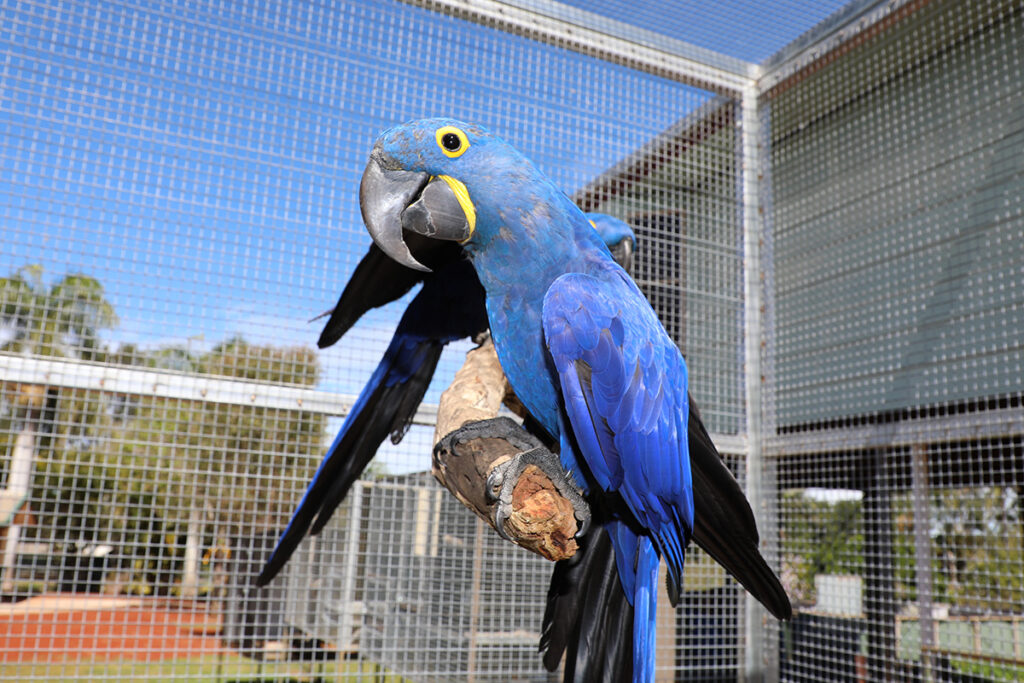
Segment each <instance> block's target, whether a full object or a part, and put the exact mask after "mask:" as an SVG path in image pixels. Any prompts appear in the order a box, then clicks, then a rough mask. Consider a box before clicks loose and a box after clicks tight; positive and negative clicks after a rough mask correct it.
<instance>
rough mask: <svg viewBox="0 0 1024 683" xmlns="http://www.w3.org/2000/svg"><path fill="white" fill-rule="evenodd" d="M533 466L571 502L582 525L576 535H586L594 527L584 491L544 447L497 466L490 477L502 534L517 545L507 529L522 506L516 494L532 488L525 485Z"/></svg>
mask: <svg viewBox="0 0 1024 683" xmlns="http://www.w3.org/2000/svg"><path fill="white" fill-rule="evenodd" d="M531 467H535V468H537V469H538V470H540V472H541V473H543V475H544V476H546V477H547V478H548V480H550V481H551V483H552V484H554V486H555V489H556V490H557V491H558V493H559V494H561V497H562V498H564V499H566V500H567V501H569V503H570V504H571V505H572V509H573V516H575V517H576V522H577V524H578V530H577V532H576V534H577V535H578V534H582V533H585V532H586V530H587V527H588V526H589V524H590V506H589V505H587V501H585V500H583V492H582V491H580V489H579V487H578V486H577V485H576V482H574V481H572V479H570V478H569V475H568V474H566V472H565V469H563V468H562V461H561V460H559V459H558V456H557V455H555V454H554V453H552V452H551V451H549V450H548V449H546V448H544V447H543V446H538V447H537V448H533V449H531V450H528V451H525V452H522V453H518V454H516V455H515V456H513V457H512V458H511V459H509V460H506V461H504V462H502V463H500V464H498V465H495V466H494V469H492V470H491V473H490V474H489V475H487V493H488V496H489V497H490V498H491V500H493V501H494V502H495V503H496V504H497V507H496V509H495V511H494V521H495V523H496V527H495V528H496V529H497V530H498V533H499V534H501V535H502V536H503V537H504V538H505V539H506V540H509V541H513V542H514V539H512V538H511V537H510V536H509V534H508V532H507V530H506V527H507V524H506V523H507V522H508V521H509V519H510V518H511V517H512V515H513V514H515V513H516V512H517V511H518V509H519V508H520V507H521V505H519V504H518V500H517V496H516V493H517V491H518V490H520V489H522V488H523V486H529V485H528V484H524V482H523V478H524V476H527V475H529V474H532V473H531V472H530V469H529V468H531ZM534 476H536V475H534ZM523 495H528V493H527V494H523Z"/></svg>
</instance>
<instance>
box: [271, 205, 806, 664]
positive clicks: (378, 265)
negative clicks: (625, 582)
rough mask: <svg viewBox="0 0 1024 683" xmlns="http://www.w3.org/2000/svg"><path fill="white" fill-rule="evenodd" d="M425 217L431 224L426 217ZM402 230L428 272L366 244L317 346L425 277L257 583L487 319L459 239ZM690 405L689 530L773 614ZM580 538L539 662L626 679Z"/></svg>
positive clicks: (616, 599) (611, 601)
mask: <svg viewBox="0 0 1024 683" xmlns="http://www.w3.org/2000/svg"><path fill="white" fill-rule="evenodd" d="M423 196H425V197H427V198H430V197H433V198H434V201H433V203H431V204H430V205H429V208H430V209H431V211H430V212H428V213H429V215H428V214H425V213H424V212H423V211H421V212H420V220H421V221H423V220H424V218H434V217H437V216H444V214H445V212H447V213H448V214H449V215H455V216H457V215H458V214H460V213H461V212H462V211H463V209H462V207H461V205H460V204H458V202H457V197H456V196H455V194H454V191H453V192H452V193H449V194H447V195H446V194H445V193H440V194H438V193H436V192H434V191H433V190H431V192H427V193H425V195H423ZM446 202H447V204H446ZM366 208H367V207H366V206H365V205H364V209H366ZM420 208H421V209H422V208H423V207H422V206H421V207H420ZM416 215H417V214H416V210H413V211H411V212H409V213H408V214H407V216H408V217H409V218H410V222H413V221H412V220H411V219H412V218H415V216H416ZM588 217H589V218H590V219H591V223H592V224H593V225H594V227H596V228H597V229H598V231H599V234H600V235H601V236H602V239H603V240H604V241H605V242H606V243H607V245H608V246H609V247H610V248H611V249H612V252H613V254H614V255H615V258H616V260H618V261H619V263H620V264H622V265H623V266H624V267H626V268H627V269H628V267H629V265H630V264H631V261H632V252H633V247H634V245H635V238H634V237H633V235H632V231H631V230H630V229H629V227H628V226H627V225H625V224H624V223H622V222H621V221H618V220H617V219H614V218H611V217H608V216H603V215H600V214H588ZM439 222H440V221H439ZM414 227H415V226H414ZM422 227H424V228H426V231H429V229H430V228H429V226H427V225H426V223H424V224H423V226H422ZM405 237H406V239H405V242H406V244H407V246H408V247H409V248H411V249H412V252H411V253H412V254H413V255H415V258H416V259H418V260H419V261H422V262H424V263H426V264H428V265H429V266H430V267H431V268H432V269H433V272H432V273H424V272H423V271H421V270H418V269H411V268H406V267H405V266H401V265H398V264H397V263H396V262H395V261H392V260H391V259H390V258H388V257H387V256H385V255H384V253H383V252H382V251H381V250H380V249H379V248H378V247H376V246H371V248H370V250H369V252H368V253H367V254H366V256H365V257H364V258H363V260H362V261H361V262H360V264H359V266H358V267H357V268H356V271H355V272H354V273H353V275H352V277H351V279H350V281H349V283H348V285H347V286H346V288H345V291H344V292H343V293H342V295H341V298H340V299H339V301H338V304H337V305H336V306H335V308H334V309H333V311H332V312H331V313H332V315H331V319H330V321H329V322H328V323H327V326H326V327H325V328H324V330H323V333H322V334H321V336H320V340H319V342H318V344H319V346H320V347H321V348H323V347H326V346H329V345H331V344H333V343H335V342H336V341H337V340H338V339H339V338H340V337H341V336H342V335H343V334H344V333H345V332H346V331H347V330H348V329H349V328H350V327H351V326H352V325H353V324H354V323H355V321H356V320H358V319H359V317H360V316H361V315H362V314H363V313H365V312H366V311H367V310H369V309H371V308H374V307H377V306H380V305H383V304H385V303H388V302H390V301H393V300H394V299H396V298H398V297H400V296H402V295H403V294H405V293H406V292H407V291H408V290H409V289H410V288H411V287H413V286H414V285H415V284H417V283H418V282H421V281H422V282H423V288H422V289H421V291H420V292H419V294H418V295H417V296H416V297H415V298H414V299H413V301H412V303H411V304H410V305H409V308H408V309H407V310H406V312H405V314H404V315H403V316H402V319H401V321H400V323H399V326H398V329H397V330H396V332H395V336H394V338H393V339H392V342H391V344H390V345H389V347H388V350H387V351H386V352H385V355H384V358H382V360H381V363H380V365H379V366H378V368H377V371H376V372H375V373H374V374H373V376H372V377H371V380H370V381H369V382H368V383H367V386H366V388H365V389H364V390H363V392H362V394H361V395H360V397H359V399H358V400H357V402H356V404H355V405H354V406H353V408H352V410H351V411H350V413H349V416H348V418H347V419H346V422H345V424H344V426H343V427H342V429H341V431H340V432H339V435H338V437H337V438H336V439H335V442H334V443H333V444H332V446H331V448H330V450H329V451H328V453H327V456H326V457H325V458H324V461H323V463H322V464H321V466H320V469H319V470H318V471H317V474H316V476H315V477H314V479H313V481H312V482H311V484H310V486H309V488H308V490H307V492H306V494H305V495H304V497H303V499H302V501H301V503H300V505H299V507H298V509H297V510H296V512H295V515H294V517H293V519H292V521H291V522H290V524H289V525H288V528H287V529H286V531H285V533H284V534H283V535H282V537H281V539H280V541H279V543H278V546H277V547H276V548H275V550H274V552H273V555H272V557H271V559H270V560H269V561H268V563H267V565H266V567H265V568H264V570H263V572H262V574H261V575H260V577H259V579H258V583H259V584H260V585H263V584H266V583H268V582H269V581H270V580H271V579H272V578H273V577H274V576H275V575H276V574H277V573H278V571H279V570H280V568H281V567H282V566H283V565H284V564H285V562H287V560H288V558H289V557H290V555H291V554H292V552H293V551H294V549H295V547H296V546H297V545H298V543H299V541H300V540H301V539H302V537H303V536H304V535H305V533H306V531H307V529H309V527H310V526H311V525H312V527H313V532H314V533H315V532H316V531H319V529H320V528H322V527H323V525H324V523H326V521H327V520H328V519H329V518H330V516H331V514H332V513H333V511H334V509H335V508H336V506H337V505H338V504H339V503H340V502H341V501H342V499H343V498H344V496H345V494H346V493H347V491H348V490H349V488H350V487H351V485H352V483H353V482H354V481H355V480H356V479H357V478H358V477H359V475H360V474H361V472H362V471H363V469H364V468H365V467H366V465H367V464H368V462H369V460H370V459H371V458H372V457H373V455H374V453H375V452H376V449H377V447H378V446H379V445H380V443H382V442H383V440H384V438H386V436H387V435H388V434H389V433H390V434H391V436H392V440H393V441H395V442H397V441H398V440H400V439H401V436H402V435H403V434H404V432H405V429H406V428H407V426H408V424H409V423H410V421H411V420H412V417H413V415H414V413H415V411H416V408H417V407H418V405H419V402H420V400H421V399H422V396H423V393H424V392H425V390H426V388H427V385H428V384H429V382H430V379H431V376H432V374H433V371H434V367H435V366H436V363H437V358H438V357H439V355H440V352H441V348H442V347H443V345H444V344H445V343H447V341H450V340H452V339H456V338H460V337H464V336H470V335H475V334H478V333H480V332H483V331H484V329H486V325H487V323H486V311H485V307H484V293H483V290H482V288H481V287H480V284H479V280H478V279H477V277H476V273H475V271H474V270H473V269H472V268H471V267H469V264H468V263H467V262H466V261H465V259H464V256H463V250H462V247H461V246H459V245H457V244H455V243H453V242H449V241H437V240H432V239H428V238H424V237H421V236H419V235H417V234H415V233H413V232H410V233H407V234H406V236H405ZM690 408H691V410H690V419H689V421H688V423H689V424H688V442H689V450H690V457H691V461H692V467H693V476H694V479H695V481H696V482H697V484H696V491H695V494H696V500H695V505H696V510H697V517H696V526H695V530H694V539H695V540H696V542H697V543H698V544H699V545H700V546H701V547H702V548H704V549H705V550H706V551H707V552H708V553H709V554H710V555H711V556H712V557H714V558H715V559H716V560H717V561H719V562H720V563H721V564H722V565H723V566H724V567H725V568H726V569H727V570H728V571H729V572H730V573H731V574H732V575H733V576H735V577H736V578H737V579H738V580H739V581H740V582H741V583H742V584H743V585H744V586H745V587H746V588H747V589H748V590H750V591H751V593H752V594H754V596H755V597H757V598H758V599H759V600H760V601H761V602H762V603H763V604H764V605H765V606H766V607H768V609H769V610H770V611H771V612H772V613H773V614H774V615H775V616H777V617H779V618H786V617H788V616H789V614H790V610H791V608H790V605H789V601H788V598H787V597H786V595H785V592H784V590H783V589H782V587H781V585H780V584H779V582H778V579H777V578H776V577H775V575H774V573H773V572H772V571H771V569H770V568H769V567H768V565H767V564H766V563H765V561H764V559H763V558H762V557H761V555H760V553H759V551H758V536H757V529H756V524H755V521H754V518H753V515H752V513H751V511H750V508H749V505H747V503H746V500H745V498H744V496H743V493H742V491H741V490H740V488H739V486H738V484H737V483H736V481H735V479H734V478H733V476H732V474H731V473H730V472H729V470H728V469H727V468H726V467H725V465H724V464H723V461H722V459H721V457H720V455H719V454H718V452H717V450H716V449H715V447H714V445H713V444H712V442H711V440H710V438H709V437H708V434H707V432H706V430H705V429H704V426H703V424H702V422H701V420H700V418H699V414H697V412H696V405H695V404H694V403H693V402H692V400H691V401H690ZM553 457H557V456H553ZM577 540H578V541H579V543H580V550H579V552H577V554H576V556H575V557H573V558H571V559H569V560H563V561H561V562H559V563H557V564H556V566H555V570H554V572H553V575H552V579H551V587H550V590H549V594H548V605H547V610H546V612H545V614H544V625H543V631H542V638H541V650H542V652H543V654H544V663H545V665H546V666H547V668H548V669H549V670H554V669H555V668H557V666H558V664H559V662H560V660H561V658H562V655H563V653H565V654H566V667H565V681H567V682H568V681H574V682H576V683H582V682H584V681H586V682H590V681H604V682H607V683H612V682H614V681H622V680H628V679H629V678H631V677H632V669H633V658H632V655H631V652H632V650H633V647H632V643H633V637H632V629H631V627H632V624H633V608H632V605H631V604H630V603H629V601H628V600H627V599H626V595H625V593H624V592H623V590H622V587H621V584H620V582H619V580H618V575H617V570H616V568H615V555H614V553H613V551H612V549H611V543H610V539H609V537H608V534H607V533H605V532H604V530H603V529H602V528H601V527H591V529H590V530H589V531H588V532H587V533H586V535H585V537H584V536H582V535H581V536H580V537H578V539H577Z"/></svg>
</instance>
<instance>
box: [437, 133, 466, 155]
mask: <svg viewBox="0 0 1024 683" xmlns="http://www.w3.org/2000/svg"><path fill="white" fill-rule="evenodd" d="M441 144H442V145H443V146H444V148H445V149H446V150H448V151H449V152H454V151H455V150H457V149H458V148H459V147H461V146H462V141H461V140H459V136H458V135H456V134H455V133H445V134H444V135H442V136H441Z"/></svg>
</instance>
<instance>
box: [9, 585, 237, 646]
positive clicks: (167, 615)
mask: <svg viewBox="0 0 1024 683" xmlns="http://www.w3.org/2000/svg"><path fill="white" fill-rule="evenodd" d="M219 631H220V618H219V616H218V615H217V614H215V613H212V612H211V611H209V606H208V605H206V604H205V603H197V602H192V601H173V600H166V599H155V598H118V597H101V596H92V595H90V596H82V595H76V594H71V593H61V594H51V595H42V596H38V597H35V598H30V599H28V600H24V601H22V602H18V603H14V604H7V605H0V662H11V663H19V662H38V661H50V662H52V661H54V660H59V659H61V658H64V659H67V660H77V659H85V658H87V659H90V660H93V661H95V660H100V661H104V660H122V661H123V660H130V661H160V660H167V659H180V658H184V657H192V656H195V655H201V654H215V653H217V652H219V651H221V648H222V646H221V641H220V637H219V635H218V634H219Z"/></svg>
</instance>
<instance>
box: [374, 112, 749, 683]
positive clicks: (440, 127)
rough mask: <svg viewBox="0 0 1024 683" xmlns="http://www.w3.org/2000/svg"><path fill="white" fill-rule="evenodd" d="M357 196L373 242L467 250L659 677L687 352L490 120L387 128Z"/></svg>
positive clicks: (683, 437)
mask: <svg viewBox="0 0 1024 683" xmlns="http://www.w3.org/2000/svg"><path fill="white" fill-rule="evenodd" d="M360 202H361V206H362V210H363V219H364V222H365V223H366V225H367V228H368V230H369V231H370V234H371V236H373V238H374V241H375V242H376V243H377V244H378V246H379V247H380V248H381V249H382V250H383V251H384V252H386V253H387V254H388V255H390V256H391V257H392V258H394V259H395V260H397V261H399V262H400V263H403V264H404V265H406V266H409V267H410V268H419V269H425V267H424V266H422V264H420V263H418V262H417V261H416V259H415V258H414V257H413V256H412V254H411V253H410V252H409V250H408V247H407V245H406V242H405V234H406V233H407V232H408V233H415V234H418V235H420V236H425V237H428V238H432V239H436V240H443V241H457V242H459V243H460V244H462V246H463V249H464V250H465V251H466V253H467V254H469V256H470V258H471V259H472V262H473V266H474V268H475V270H476V273H477V275H478V277H479V279H480V282H481V284H482V285H483V287H484V290H485V292H486V304H487V314H488V320H489V323H490V329H491V335H492V338H493V340H494V344H495V348H496V350H497V353H498V358H499V360H500V362H501V365H502V368H503V370H504V371H505V374H506V376H507V377H508V380H509V382H510V384H511V386H512V388H513V390H514V391H515V392H516V395H517V396H518V398H519V400H520V401H521V402H522V403H523V405H524V406H525V407H526V409H527V410H528V411H529V412H530V414H531V415H532V416H533V417H534V418H535V419H536V420H537V422H538V423H539V424H540V426H541V427H542V428H543V429H544V430H545V431H546V432H547V434H548V436H550V437H551V440H552V441H553V442H554V443H557V444H558V445H559V450H560V458H561V462H562V464H563V466H564V467H565V469H566V470H567V471H568V472H569V473H570V474H571V475H572V476H573V477H574V478H575V480H576V482H577V484H579V486H580V487H581V488H582V489H583V490H584V491H585V492H586V494H587V497H588V501H589V502H590V505H591V508H592V509H593V510H596V511H597V518H598V519H599V520H601V522H602V523H603V525H604V527H605V529H606V530H607V532H608V537H609V539H610V541H611V545H612V548H613V550H614V553H615V557H616V567H617V574H618V580H619V582H620V584H621V586H622V588H623V590H624V592H625V596H626V599H627V600H628V601H629V603H630V604H631V605H632V606H633V609H634V618H633V626H632V636H633V667H632V668H633V679H634V680H635V681H651V680H653V678H654V661H655V626H654V625H655V615H656V595H657V575H658V567H659V558H663V559H664V560H665V562H666V565H667V568H668V588H669V595H670V599H671V600H672V602H673V603H676V602H677V601H678V599H679V595H680V592H681V590H682V574H683V561H684V557H685V551H686V546H687V544H688V542H689V540H690V537H691V535H692V534H693V531H694V525H695V522H694V491H693V472H692V469H691V463H690V455H689V452H688V447H687V442H688V438H687V434H688V429H689V403H688V396H687V372H686V364H685V363H684V361H683V357H682V355H681V354H680V352H679V349H678V348H677V347H676V345H675V344H674V343H673V342H672V340H671V339H670V338H669V336H668V334H667V333H666V331H665V330H664V328H663V327H662V325H661V323H660V322H659V320H658V318H657V316H656V315H655V313H654V311H653V309H651V307H650V305H649V304H648V303H647V300H646V299H645V298H644V296H643V294H642V293H641V292H640V290H639V289H638V288H637V287H636V285H635V284H634V283H633V281H632V279H630V278H629V277H628V276H627V275H626V274H625V273H624V272H623V270H622V269H621V268H620V267H619V266H618V265H616V264H615V262H614V261H613V260H612V258H611V255H610V254H609V252H608V249H607V247H605V245H604V244H603V243H602V241H601V240H600V239H599V237H598V236H597V234H596V232H595V231H594V230H593V229H592V228H591V226H590V224H589V222H588V221H587V218H586V217H585V216H584V214H583V213H582V212H581V211H580V210H579V209H578V208H577V207H576V206H575V205H574V204H573V203H572V202H571V201H570V200H569V198H568V197H566V196H565V195H564V194H563V193H561V192H560V191H559V190H558V189H557V188H556V187H555V186H554V184H553V183H552V182H551V181H550V180H549V179H548V178H547V177H546V176H544V175H543V174H542V173H541V172H540V171H539V170H538V169H537V168H536V167H535V166H534V165H533V164H532V163H531V162H529V161H528V160H527V159H526V158H525V157H523V156H522V155H520V154H519V153H518V152H517V151H516V150H514V149H513V148H512V147H511V146H509V145H508V144H506V143H505V142H503V141H502V140H501V139H500V138H498V137H496V136H494V135H493V134H491V133H489V132H488V131H486V130H485V129H483V128H480V127H478V126H474V125H470V124H465V123H461V122H458V121H455V120H451V119H428V120H423V121H416V122H412V123H409V124H405V125H402V126H398V127H396V128H392V129H390V130H388V131H386V132H385V133H383V134H382V135H381V136H380V138H379V139H378V141H377V143H376V145H375V147H374V149H373V152H372V154H371V158H370V162H369V164H368V165H367V168H366V171H365V172H364V175H363V180H362V184H361V187H360ZM748 510H749V508H748ZM581 609H582V608H581Z"/></svg>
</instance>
